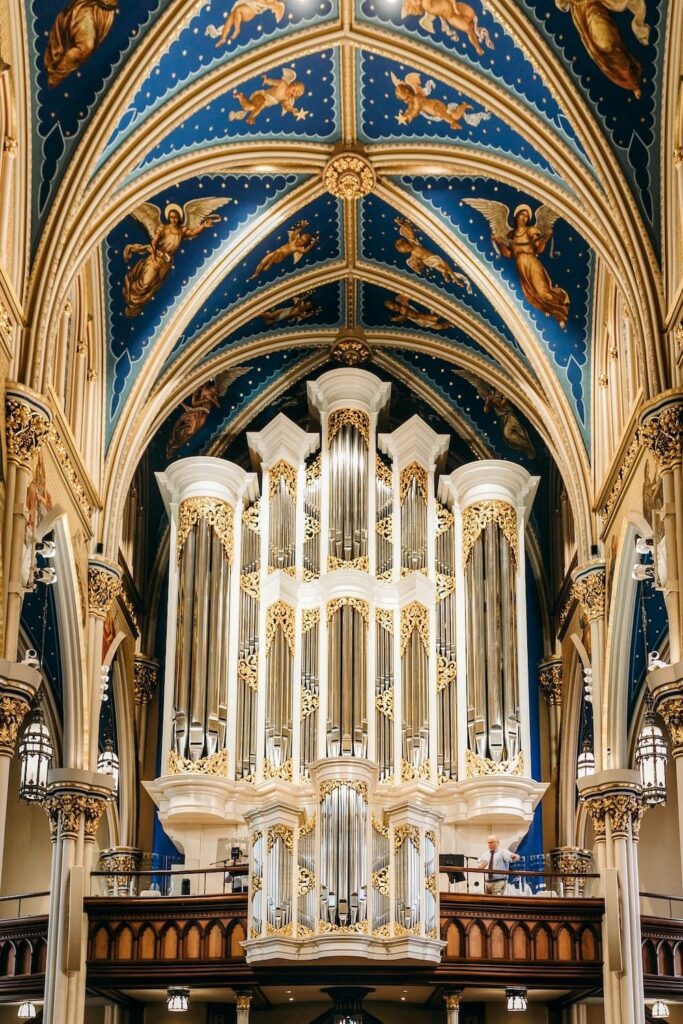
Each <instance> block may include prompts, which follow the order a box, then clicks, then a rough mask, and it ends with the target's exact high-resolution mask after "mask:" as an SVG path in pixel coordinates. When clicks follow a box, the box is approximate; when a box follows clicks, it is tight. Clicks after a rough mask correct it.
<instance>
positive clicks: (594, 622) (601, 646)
mask: <svg viewBox="0 0 683 1024" xmlns="http://www.w3.org/2000/svg"><path fill="white" fill-rule="evenodd" d="M572 575H573V580H574V583H573V586H572V596H573V597H575V598H576V600H577V601H578V602H579V604H580V605H581V609H582V611H583V614H584V616H585V617H586V619H587V620H588V622H589V624H590V635H591V669H592V672H591V676H592V685H593V735H594V737H595V738H594V748H595V749H594V754H595V768H596V771H600V770H601V769H602V768H603V767H604V766H605V754H606V751H605V737H604V736H603V734H602V729H601V722H602V704H603V696H602V693H603V678H602V677H603V672H604V665H605V579H606V577H605V563H604V561H602V560H600V559H594V560H593V561H591V562H586V563H585V564H584V565H580V566H579V567H578V568H577V569H575V570H574V573H573V574H572Z"/></svg>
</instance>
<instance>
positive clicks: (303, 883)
mask: <svg viewBox="0 0 683 1024" xmlns="http://www.w3.org/2000/svg"><path fill="white" fill-rule="evenodd" d="M312 889H315V875H314V874H313V872H312V871H309V870H308V868H304V867H302V866H301V864H300V865H299V878H298V882H297V887H296V894H297V896H306V894H307V893H309V892H311V890H312Z"/></svg>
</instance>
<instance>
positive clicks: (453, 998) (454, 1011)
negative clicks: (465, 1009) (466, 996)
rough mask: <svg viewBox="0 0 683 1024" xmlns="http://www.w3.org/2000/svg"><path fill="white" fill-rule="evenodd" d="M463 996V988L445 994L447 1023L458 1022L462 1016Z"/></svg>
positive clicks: (453, 1023)
mask: <svg viewBox="0 0 683 1024" xmlns="http://www.w3.org/2000/svg"><path fill="white" fill-rule="evenodd" d="M461 998H462V989H457V990H456V991H454V992H447V993H446V995H445V996H444V1002H445V1004H446V1022H447V1024H458V1020H459V1018H460V1000H461Z"/></svg>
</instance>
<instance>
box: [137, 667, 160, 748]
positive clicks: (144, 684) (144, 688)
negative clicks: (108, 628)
mask: <svg viewBox="0 0 683 1024" xmlns="http://www.w3.org/2000/svg"><path fill="white" fill-rule="evenodd" d="M158 685H159V662H158V661H157V660H156V658H148V657H147V655H145V654H136V655H135V658H134V659H133V692H134V697H135V726H136V740H137V754H138V761H139V763H140V765H142V763H143V759H144V756H145V744H146V742H147V709H148V708H149V705H150V704H151V703H152V698H153V697H154V694H155V692H156V688H157V686H158Z"/></svg>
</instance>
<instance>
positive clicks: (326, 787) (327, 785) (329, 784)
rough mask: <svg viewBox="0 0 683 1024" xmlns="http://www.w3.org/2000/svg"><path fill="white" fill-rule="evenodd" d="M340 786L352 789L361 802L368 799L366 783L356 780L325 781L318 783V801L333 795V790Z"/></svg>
mask: <svg viewBox="0 0 683 1024" xmlns="http://www.w3.org/2000/svg"><path fill="white" fill-rule="evenodd" d="M341 786H345V787H346V788H347V789H352V790H353V791H354V793H357V794H358V796H360V797H361V798H362V799H363V800H367V799H368V784H367V782H360V781H359V780H358V779H325V780H324V782H321V783H320V799H321V800H324V799H325V797H327V796H329V795H330V793H334V791H335V789H339V788H340V787H341Z"/></svg>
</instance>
